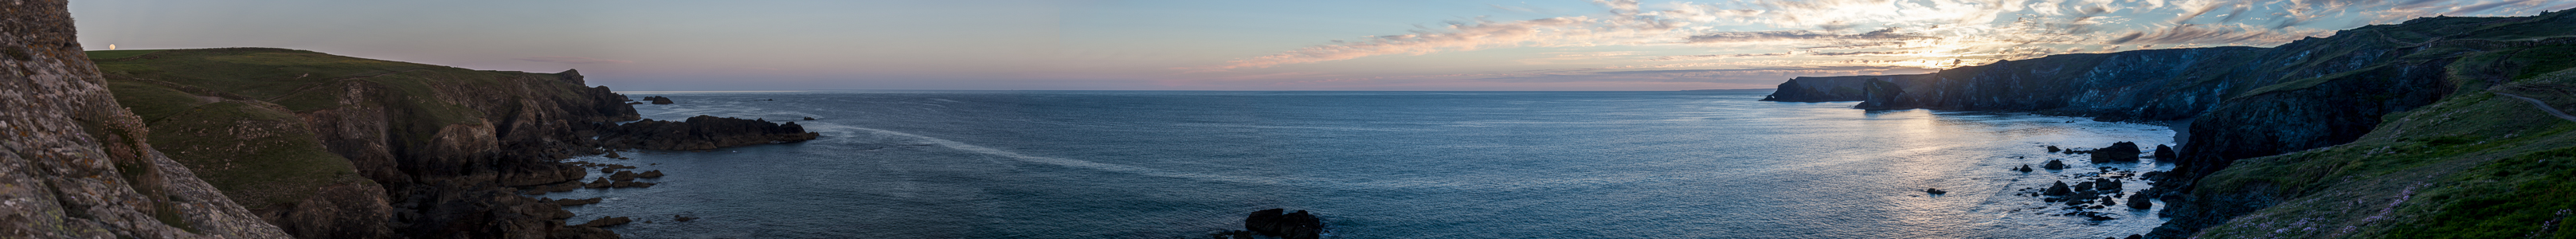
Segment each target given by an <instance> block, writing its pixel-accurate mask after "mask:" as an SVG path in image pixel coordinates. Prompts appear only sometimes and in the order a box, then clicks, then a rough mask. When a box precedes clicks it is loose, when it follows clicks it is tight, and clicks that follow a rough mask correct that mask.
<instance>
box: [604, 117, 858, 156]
mask: <svg viewBox="0 0 2576 239" xmlns="http://www.w3.org/2000/svg"><path fill="white" fill-rule="evenodd" d="M821 136H822V134H819V133H814V132H806V131H805V126H800V125H796V122H787V123H785V124H780V123H772V122H769V121H764V120H750V119H741V118H724V117H715V116H706V115H700V116H697V117H689V119H688V120H687V121H660V120H649V119H648V120H643V121H636V122H634V123H626V124H620V125H616V126H609V127H607V128H606V129H601V130H600V131H599V138H600V144H601V145H604V146H608V147H612V148H640V149H653V150H707V149H715V148H721V147H733V146H743V145H755V144H768V143H783V142H797V141H806V140H813V139H814V138H817V137H821Z"/></svg>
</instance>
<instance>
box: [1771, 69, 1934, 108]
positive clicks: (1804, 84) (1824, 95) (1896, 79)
mask: <svg viewBox="0 0 2576 239" xmlns="http://www.w3.org/2000/svg"><path fill="white" fill-rule="evenodd" d="M1929 79H1931V74H1920V75H1885V76H1830V77H1803V76H1802V77H1798V78H1795V79H1789V81H1788V82H1781V83H1780V88H1779V89H1777V90H1774V91H1773V92H1772V93H1771V95H1768V96H1763V97H1762V101H1784V102H1827V101H1862V100H1867V99H1869V98H1868V97H1869V91H1867V89H1868V87H1869V84H1873V83H1877V84H1896V85H1916V84H1923V83H1924V81H1927V80H1929Z"/></svg>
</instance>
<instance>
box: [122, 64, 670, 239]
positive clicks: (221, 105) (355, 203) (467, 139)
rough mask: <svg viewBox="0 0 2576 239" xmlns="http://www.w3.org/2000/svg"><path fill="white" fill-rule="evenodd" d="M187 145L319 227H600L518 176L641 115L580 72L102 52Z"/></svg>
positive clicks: (250, 201) (257, 203)
mask: <svg viewBox="0 0 2576 239" xmlns="http://www.w3.org/2000/svg"><path fill="white" fill-rule="evenodd" d="M89 56H90V57H91V58H93V60H94V61H96V62H97V66H98V68H97V69H99V71H101V72H103V73H105V75H104V78H105V79H107V82H108V84H109V85H110V86H111V87H110V88H111V89H112V90H114V91H116V92H117V93H118V97H117V101H119V103H123V104H127V105H131V106H129V107H128V108H131V109H132V111H133V112H136V114H137V115H139V116H141V118H143V119H145V122H147V124H148V125H149V127H150V128H151V129H152V130H153V131H155V132H162V134H154V135H152V137H153V139H154V140H159V141H158V142H160V143H161V144H162V145H163V147H166V148H167V150H166V151H168V152H169V155H171V156H172V157H173V158H176V159H178V161H181V162H183V163H184V164H186V165H187V166H188V167H189V168H190V169H191V170H193V171H195V172H197V173H198V175H199V177H202V178H205V179H207V180H208V181H211V182H212V184H214V185H215V187H216V188H218V189H221V190H222V191H223V192H224V193H225V194H227V195H231V196H232V197H234V198H236V199H237V200H241V201H243V204H245V205H248V207H249V208H251V209H254V211H255V212H257V213H258V214H259V215H260V217H262V218H263V219H266V220H267V221H268V222H269V223H272V224H275V225H277V226H278V227H279V228H281V229H285V231H286V232H287V233H289V234H293V235H295V236H297V237H305V238H391V237H441V238H445V237H469V238H485V237H531V238H533V237H598V236H610V235H609V234H607V232H606V231H604V230H599V229H596V228H587V227H577V226H568V225H564V223H563V222H561V221H559V220H561V219H562V218H566V217H570V216H571V215H570V214H569V213H565V212H563V211H562V210H561V209H558V208H557V206H555V205H553V204H548V203H542V202H540V201H539V200H536V199H531V198H526V197H521V196H516V195H514V194H513V193H512V192H515V191H516V190H513V189H510V188H507V187H503V186H528V185H540V184H549V183H559V182H569V181H572V180H577V179H580V178H581V177H582V176H583V175H586V174H585V173H584V172H585V171H586V170H582V168H581V167H580V166H574V165H569V164H564V163H562V162H560V161H558V160H559V159H562V158H566V157H570V156H573V155H580V154H596V153H600V152H601V151H600V150H599V149H598V148H599V145H598V142H597V140H595V139H593V138H592V137H591V136H594V135H595V134H594V133H592V132H594V131H596V130H597V129H599V128H601V127H604V126H606V125H608V124H609V122H615V121H623V120H633V119H637V118H639V117H637V116H636V115H635V113H634V109H633V108H631V107H629V106H627V105H626V104H624V103H623V101H624V99H625V98H624V97H623V96H620V95H616V94H614V93H610V92H609V91H608V89H607V88H605V87H589V86H587V85H586V83H584V82H582V79H581V76H580V75H579V73H576V72H571V71H567V72H564V73H552V74H548V73H525V72H507V71H481V70H470V69H462V68H453V67H444V66H435V65H425V64H415V63H405V62H394V61H382V60H372V59H362V58H354V57H346V56H336V55H330V54H322V53H317V52H310V51H300V50H288V49H272V48H222V49H187V50H133V51H95V52H90V54H89Z"/></svg>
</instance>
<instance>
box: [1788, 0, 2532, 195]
mask: <svg viewBox="0 0 2576 239" xmlns="http://www.w3.org/2000/svg"><path fill="white" fill-rule="evenodd" d="M2571 15H2576V14H2571V13H2570V12H2568V11H2559V12H2551V13H2545V14H2541V15H2537V16H2526V17H2429V18H2419V19H2414V20H2409V21H2405V22H2404V23H2399V24H2392V25H2372V26H2365V27H2361V28H2356V29H2351V30H2344V31H2339V32H2336V33H2335V34H2334V35H2333V36H2332V37H2324V38H2308V39H2305V40H2299V41H2295V42H2291V43H2289V44H2283V45H2280V46H2277V47H2271V48H2257V47H2215V48H2187V49H2158V50H2138V51H2127V52H2117V53H2102V54H2067V55H2054V56H2048V57H2041V58H2035V59H2026V60H2014V61H2004V62H1997V63H1994V64H1987V65H1981V66H1967V67H1959V68H1952V69H1946V70H1942V71H1940V72H1936V73H1932V74H1928V75H1902V76H1854V77H1832V78H1801V79H1797V80H1792V81H1790V82H1787V83H1782V84H1781V86H1780V89H1779V90H1778V91H1779V93H1774V94H1773V96H1772V97H1773V98H1775V99H1780V100H1783V101H1809V100H1812V101H1835V100H1845V99H1850V98H1854V97H1858V98H1862V99H1861V100H1862V102H1860V103H1858V104H1857V105H1855V106H1854V107H1855V108H1860V109H1868V110H1898V109H1939V110H1971V111H2002V112H2030V113H2038V114H2044V115H2059V116H2078V117H2091V118H2094V119H2095V120H2099V121H2125V122H2141V123H2151V124H2163V125H2168V126H2171V127H2172V128H2174V129H2176V130H2177V132H2178V133H2179V134H2178V135H2177V136H2176V138H2177V139H2176V140H2177V141H2178V142H2180V144H2181V145H2180V146H2178V147H2173V148H2175V152H2174V153H2172V154H2173V156H2171V157H2172V158H2170V159H2168V158H2163V157H2160V158H2159V159H2158V160H2160V161H2163V162H2170V163H2174V164H2175V166H2176V168H2175V169H2174V170H2173V171H2172V172H2165V173H2160V174H2155V175H2154V176H2151V177H2148V178H2147V179H2149V180H2153V181H2154V183H2153V184H2154V185H2155V187H2154V188H2150V189H2145V190H2143V191H2141V192H2139V193H2137V195H2135V196H2132V197H2152V198H2155V199H2158V200H2159V201H2162V202H2164V203H2168V204H2170V205H2171V206H2170V207H2169V208H2168V209H2166V210H2165V211H2162V212H2161V215H2163V216H2166V217H2169V218H2172V220H2171V221H2169V222H2168V223H2167V224H2166V225H2164V226H2163V227H2160V228H2158V229H2157V230H2156V231H2155V233H2153V234H2150V235H2147V237H2149V238H2184V237H2193V236H2198V237H2214V238H2227V237H2396V238H2418V237H2422V236H2428V235H2454V236H2457V235H2477V236H2469V237H2490V236H2493V237H2522V236H2537V237H2552V236H2553V235H2554V236H2556V237H2565V236H2570V235H2576V230H2565V229H2562V228H2567V225H2568V220H2563V219H2565V218H2567V217H2568V216H2569V215H2570V214H2569V213H2566V212H2567V210H2576V209H2571V208H2576V201H2570V200H2568V199H2569V198H2571V196H2576V194H2569V193H2568V192H2571V191H2576V184H2569V183H2566V181H2564V180H2559V179H2563V178H2565V177H2567V175H2576V162H2570V161H2576V160H2564V159H2567V158H2569V157H2571V156H2576V134H2568V133H2567V132H2568V131H2570V130H2576V119H2566V117H2558V116H2556V115H2559V114H2563V113H2558V112H2565V111H2568V110H2576V68H2571V66H2576V61H2571V60H2576V16H2571ZM1880 79H1889V80H1880ZM1838 81H1850V82H1838ZM1824 82H1835V83H1832V84H1831V85H1834V86H1836V87H1823V86H1824V85H1828V84H1826V83H1824ZM1811 85H1813V86H1811ZM1820 89H1831V90H1820ZM1842 89H1852V90H1842ZM1853 90H1857V92H1852V91H1853ZM2163 151H2164V150H2158V153H2159V154H2165V153H2164V152H2163ZM2130 154H2132V155H2134V154H2137V153H2130ZM2159 156H2162V155H2159ZM2553 159H2557V160H2553ZM2130 200H2132V201H2144V200H2138V199H2130Z"/></svg>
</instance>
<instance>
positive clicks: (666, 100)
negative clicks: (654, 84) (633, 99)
mask: <svg viewBox="0 0 2576 239" xmlns="http://www.w3.org/2000/svg"><path fill="white" fill-rule="evenodd" d="M644 102H651V103H653V104H656V105H668V104H671V97H661V96H645V97H644Z"/></svg>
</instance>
